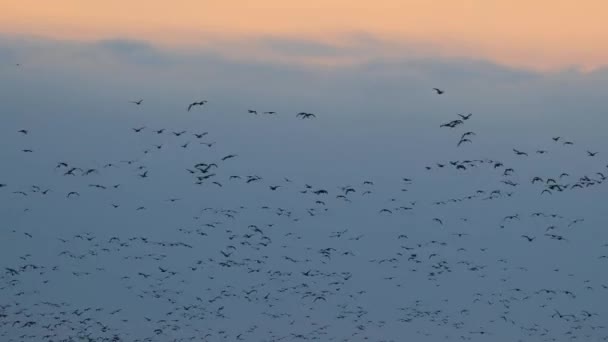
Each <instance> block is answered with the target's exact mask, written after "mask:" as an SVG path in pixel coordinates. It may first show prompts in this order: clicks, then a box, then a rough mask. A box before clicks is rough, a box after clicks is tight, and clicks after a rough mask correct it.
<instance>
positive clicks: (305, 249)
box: [0, 88, 608, 342]
mask: <svg viewBox="0 0 608 342" xmlns="http://www.w3.org/2000/svg"><path fill="white" fill-rule="evenodd" d="M433 90H434V91H435V92H436V94H437V95H444V94H445V91H443V90H440V89H438V88H434V89H433ZM131 102H132V103H133V104H135V105H136V106H143V107H145V104H144V102H143V100H137V101H131ZM207 103H208V102H207V100H197V101H194V102H192V103H190V104H189V105H188V106H187V111H191V110H192V109H193V108H194V107H204V106H205V105H206V104H207ZM245 113H248V114H253V115H258V111H257V110H253V109H249V110H247V112H245ZM260 113H263V114H265V115H280V114H277V113H276V112H274V111H266V112H260ZM295 116H296V117H297V118H301V119H313V118H316V117H317V116H316V115H315V114H313V113H308V112H299V113H297V114H296V115H295ZM458 117H459V118H458V119H454V120H451V121H448V122H446V123H442V124H438V125H439V126H440V128H439V130H441V129H442V128H449V129H450V131H451V130H452V129H458V127H466V126H467V123H468V122H469V120H474V118H475V117H473V115H472V114H458ZM124 131H125V132H127V133H125V134H135V135H137V136H138V137H140V136H141V137H143V136H144V135H146V134H147V135H146V137H147V138H146V139H148V138H150V139H151V138H154V137H158V136H164V137H167V139H166V140H164V142H163V143H157V144H150V145H149V146H148V147H147V148H145V149H144V150H143V151H142V152H141V154H139V155H134V156H133V158H132V159H128V160H99V161H98V165H99V166H93V167H92V166H89V165H84V164H81V163H78V162H75V161H71V160H59V161H57V162H56V164H55V165H49V166H48V170H47V171H46V172H48V173H49V177H48V178H49V179H48V180H47V181H46V183H51V179H59V180H60V182H59V184H61V186H57V187H46V186H42V185H39V184H29V185H23V184H13V183H12V182H11V181H10V179H0V198H2V201H3V202H5V203H6V202H8V201H22V202H21V203H24V205H25V208H24V212H26V213H27V214H32V212H34V211H35V210H38V209H36V208H37V207H36V205H35V204H34V202H35V203H39V202H40V199H41V198H45V199H46V198H48V199H49V201H51V202H55V204H54V207H56V206H59V208H64V209H63V210H66V213H67V212H68V211H70V209H69V206H71V205H73V204H74V203H77V202H79V201H84V200H87V198H98V201H99V202H101V203H105V204H104V205H103V206H104V207H105V208H103V210H105V211H104V214H103V216H105V217H111V216H112V215H113V213H118V212H120V213H121V215H122V216H121V217H122V218H125V217H135V218H134V219H133V218H132V219H130V220H126V221H125V222H131V223H123V224H121V223H120V222H115V223H113V224H114V225H119V226H120V227H119V228H118V229H114V230H111V231H110V232H108V231H105V230H98V229H90V228H89V227H81V228H78V230H77V231H73V233H71V234H66V235H59V236H58V235H54V233H53V227H52V225H50V226H48V227H46V228H45V230H46V232H45V233H44V234H42V233H40V230H34V229H32V227H29V228H28V227H25V226H22V225H17V224H14V225H13V227H6V226H5V228H4V229H5V230H6V229H9V230H10V232H9V234H8V235H7V236H9V239H5V240H3V241H2V242H0V248H2V249H7V248H9V244H18V245H19V246H20V247H19V252H18V254H19V255H18V256H17V257H16V258H9V259H4V260H2V265H1V266H2V269H1V271H2V274H1V275H0V340H2V341H7V342H8V341H54V342H56V341H304V340H317V341H363V340H372V341H402V340H403V339H400V338H398V336H399V335H400V334H401V333H400V332H407V333H408V334H415V335H417V336H418V338H417V339H416V340H418V341H438V340H465V341H466V340H478V341H507V340H509V341H566V340H580V341H599V340H608V327H607V322H608V316H607V315H606V313H607V312H606V311H604V312H602V311H600V309H598V308H602V307H603V303H599V304H598V306H595V307H591V306H590V304H589V303H594V302H598V301H599V300H600V299H606V298H608V283H602V282H601V280H598V278H592V277H590V276H581V275H579V274H577V266H576V265H577V264H579V263H581V264H582V263H588V262H597V261H598V260H599V261H600V262H604V264H603V265H608V248H607V247H608V245H603V247H601V248H603V253H602V252H599V253H598V254H597V255H596V256H595V257H596V258H597V260H595V261H583V260H580V261H578V263H577V264H575V266H574V267H568V266H565V265H564V266H560V265H553V264H552V263H551V262H550V261H549V260H547V261H546V262H545V265H546V267H544V268H540V267H535V266H534V267H535V268H533V266H530V265H528V264H526V263H525V260H524V261H522V260H519V259H518V258H517V254H518V253H519V251H520V250H522V249H526V248H529V246H532V245H534V246H535V247H534V248H540V249H543V248H544V249H547V253H549V252H550V251H551V250H553V249H557V250H562V249H567V247H566V246H568V245H574V244H575V243H576V241H575V240H576V234H577V232H579V231H583V230H585V229H586V221H585V218H582V217H569V216H567V215H564V214H559V213H554V212H550V211H535V210H534V209H533V208H531V209H530V210H529V211H528V212H517V213H513V212H510V209H509V205H508V204H507V203H508V202H505V201H506V200H507V199H508V198H511V197H513V196H515V194H516V192H517V190H519V189H521V188H523V187H524V184H528V187H530V188H534V189H535V191H538V194H537V196H539V198H546V196H549V195H551V196H558V195H559V193H563V192H567V191H586V190H587V189H598V188H600V187H601V186H603V185H604V183H605V181H606V175H608V173H607V172H608V165H606V166H604V167H603V168H598V169H597V170H590V171H589V173H587V174H583V175H570V174H568V173H565V172H561V173H556V174H552V175H549V174H537V175H532V176H531V177H530V179H529V181H527V180H525V178H524V177H525V176H524V175H525V173H524V172H523V171H521V172H520V171H516V168H515V167H513V166H509V165H508V163H507V162H506V161H501V160H497V159H472V160H447V161H439V162H436V163H435V164H432V165H426V166H420V167H421V168H424V170H425V172H431V171H434V170H440V169H453V170H454V172H455V174H456V175H458V174H460V173H464V172H468V171H471V170H477V171H478V172H479V171H480V170H482V172H485V173H487V174H491V175H493V176H496V182H495V183H493V184H494V186H493V187H490V188H483V189H471V191H470V193H468V194H465V195H462V196H457V197H452V198H439V199H435V200H433V201H429V202H427V201H423V200H419V199H412V198H407V199H406V197H405V196H401V195H399V193H401V194H406V193H408V191H409V190H410V189H411V188H412V187H414V186H415V185H416V182H417V180H416V179H412V178H411V177H407V176H404V177H402V178H401V179H399V180H395V181H394V184H392V185H391V188H392V189H396V190H397V191H396V192H397V193H398V195H394V196H393V195H386V194H383V193H382V189H380V188H378V186H377V184H378V183H379V182H381V180H380V179H371V177H367V178H362V179H361V182H360V183H359V184H357V185H341V186H337V187H335V186H328V185H319V184H314V182H307V181H298V180H295V179H292V178H291V177H289V176H287V177H284V178H283V179H281V180H276V179H273V178H268V177H266V176H264V175H263V174H262V175H258V174H255V172H250V171H243V173H240V174H237V173H233V170H235V168H234V167H230V166H231V163H238V160H239V158H240V156H239V154H237V153H235V152H236V151H234V152H229V151H228V152H222V151H221V148H220V147H215V146H216V145H215V144H216V142H215V141H213V142H209V141H207V140H205V139H207V137H209V136H213V133H212V132H198V131H192V130H191V129H189V130H175V131H172V130H168V129H165V128H157V129H154V130H152V129H149V128H147V127H145V126H141V127H132V128H130V127H125V129H124ZM13 134H15V139H26V140H25V141H27V138H28V137H30V136H31V135H34V134H36V132H34V131H31V130H30V129H28V128H24V129H21V130H19V131H18V132H15V133H13ZM457 134H458V136H459V139H458V142H457V146H458V147H461V148H464V146H465V145H466V144H472V143H473V138H474V137H475V136H476V133H475V132H473V131H469V130H465V131H462V132H459V133H457ZM216 138H217V139H220V137H216ZM224 138H225V139H228V138H226V137H224ZM142 139H143V138H142ZM191 139H196V141H199V142H200V144H197V145H203V146H206V147H207V148H213V149H216V150H217V156H218V157H213V158H209V159H207V160H200V161H198V162H196V163H195V164H188V165H179V163H175V164H173V166H175V165H179V166H175V167H176V168H178V169H179V172H180V173H181V174H183V178H185V179H187V180H188V182H189V183H190V184H192V187H195V188H197V189H205V190H204V192H208V191H211V190H208V189H215V190H216V191H222V189H224V188H228V187H231V188H239V189H243V190H240V191H243V192H246V191H256V192H258V193H266V192H269V193H268V194H269V196H273V195H275V194H281V195H282V196H287V197H296V196H298V197H301V198H303V199H302V200H301V202H298V203H303V205H301V206H298V205H295V204H293V203H295V202H289V201H285V203H284V204H279V205H276V206H274V205H266V204H265V203H263V201H265V200H263V199H260V202H259V203H257V204H256V205H254V206H250V205H249V206H246V205H239V206H235V207H226V206H224V205H222V204H219V203H218V204H217V205H212V206H205V207H199V208H197V209H195V211H194V214H193V215H191V216H187V215H181V216H180V217H179V218H176V219H175V223H174V224H170V225H169V227H156V226H161V225H163V224H164V223H163V222H168V221H162V220H161V217H162V216H166V217H169V218H170V217H175V215H176V214H175V212H174V210H178V208H179V207H180V206H184V207H188V208H191V207H192V205H196V203H194V204H193V203H185V202H186V201H185V200H184V198H183V197H180V196H179V194H174V196H171V197H168V198H163V199H160V200H158V201H155V200H154V199H150V198H142V199H141V201H140V202H138V203H131V202H125V201H124V200H122V199H123V197H121V192H122V191H129V190H128V189H129V186H130V185H131V184H132V183H133V182H146V183H145V184H146V186H147V187H154V182H155V181H161V179H162V177H161V176H158V175H157V174H156V171H155V169H154V168H153V167H152V166H150V165H151V164H152V163H151V161H150V160H151V159H153V158H154V156H155V153H160V151H164V150H170V151H171V153H172V154H176V155H178V154H179V153H182V151H185V150H191V149H195V148H196V146H195V145H193V144H191V141H192V140H191ZM547 140H549V138H548V139H547ZM552 140H553V143H555V144H559V145H562V146H563V145H574V143H573V142H571V141H568V140H565V139H563V138H562V137H553V138H552ZM220 144H221V143H220ZM0 148H1V147H0ZM22 152H23V153H30V154H32V155H35V154H36V152H35V149H32V148H23V149H22ZM513 153H514V154H515V156H516V157H518V158H532V156H533V154H539V155H541V154H547V153H549V151H548V150H540V149H539V150H537V151H534V152H533V151H523V150H520V149H519V148H513ZM582 153H583V154H584V155H585V156H587V157H589V158H598V157H601V152H597V151H589V150H584V151H583V152H582ZM200 155H205V153H202V152H201V154H200ZM146 158H147V159H146ZM201 159H203V158H201ZM249 170H251V169H249ZM110 173H112V174H113V175H115V177H118V178H120V179H122V181H121V182H119V183H110V182H104V181H103V180H104V175H106V174H110ZM0 176H3V175H0ZM113 177H114V176H113ZM456 177H457V176H456ZM111 179H117V178H111ZM37 183H38V182H37ZM66 184H67V185H66ZM251 189H254V190H251ZM604 191H605V190H604ZM114 194H115V195H114ZM374 196H375V198H380V199H382V201H379V200H378V201H376V202H373V203H379V202H381V203H385V204H386V205H384V206H382V207H373V206H371V205H368V204H366V203H368V202H366V201H368V199H369V198H373V197H374ZM261 197H263V198H266V195H263V196H261ZM489 201H492V202H496V203H497V206H498V207H500V208H501V210H503V211H507V213H506V214H507V215H504V214H505V213H504V212H503V215H504V216H503V215H501V217H499V218H497V220H496V223H495V225H494V226H493V227H487V228H485V230H487V231H489V234H493V235H498V234H502V235H500V236H501V238H500V239H504V244H505V245H509V246H508V248H505V249H504V250H502V249H500V250H498V248H497V247H488V243H487V241H486V240H484V238H483V237H480V236H475V234H476V233H475V230H472V229H469V228H470V227H471V226H474V225H476V224H479V223H476V218H475V216H473V215H466V214H464V213H463V215H462V216H461V217H457V218H456V217H453V216H449V215H444V214H442V213H443V211H442V207H446V206H450V205H459V204H462V203H464V202H475V204H474V206H475V207H477V206H479V207H481V206H485V203H488V202H489ZM99 202H96V203H99ZM190 202H191V201H190ZM29 203H31V204H32V205H31V206H30V205H29ZM206 203H209V202H206ZM358 204H362V206H360V207H357V208H367V209H368V211H367V212H365V213H364V214H362V215H363V216H364V217H368V218H369V222H383V223H382V224H388V223H392V224H395V225H396V228H395V229H394V230H390V231H387V232H386V233H385V234H380V233H377V232H376V231H375V230H376V227H375V226H374V223H372V226H371V227H369V228H365V229H364V230H363V231H362V229H361V228H360V227H359V228H357V227H345V226H343V225H340V223H335V222H333V221H332V223H330V224H324V223H323V222H324V220H325V219H328V220H329V219H330V218H332V217H335V214H334V213H335V212H338V211H339V210H343V211H345V212H346V213H349V209H348V208H349V206H355V205H358ZM62 205H63V207H61V206H62ZM292 206H293V207H292ZM370 207H372V208H371V209H369V208H370ZM338 208H341V209H338ZM159 212H161V213H162V212H164V213H166V215H165V214H162V215H160V216H159V215H158V213H159ZM428 213H431V215H430V216H428ZM473 214H474V213H473ZM66 215H67V214H66ZM141 215H156V216H154V217H155V220H158V221H159V222H148V223H147V224H148V226H149V227H150V228H153V227H155V228H154V229H150V230H149V231H147V229H145V230H142V229H138V230H133V229H131V228H132V227H131V225H133V224H137V223H134V222H138V221H133V220H136V219H137V218H138V217H140V216H141ZM347 215H348V214H347ZM186 216H187V217H186ZM414 217H415V218H416V222H417V223H416V224H417V225H419V226H422V227H424V228H421V229H413V228H409V227H407V226H404V222H407V221H408V220H410V219H412V220H413V218H414ZM408 218H409V219H408ZM161 221H162V222H161ZM387 222H388V223H387ZM525 222H527V224H528V225H527V226H526V225H524V223H525ZM378 224H380V223H378ZM327 225H329V226H333V227H335V228H327V229H317V230H310V229H307V227H311V226H323V227H326V226H327ZM530 225H532V226H533V227H536V228H534V229H530V228H529V226H530ZM17 226H18V227H17ZM158 229H162V230H163V232H162V233H159V232H156V231H155V230H158ZM146 231H147V233H146ZM163 234H164V235H163ZM49 236H51V237H53V238H51V239H49ZM30 246H31V247H30ZM34 246H45V248H44V249H40V247H34ZM378 246H381V248H378ZM595 248H596V246H588V249H595ZM601 248H600V249H599V250H600V251H602V249H601ZM493 249H496V250H493ZM605 269H606V268H605V266H604V268H603V269H602V270H605ZM598 272H601V271H598ZM535 274H540V276H539V277H536V278H535V277H534V275H535ZM532 278H534V279H535V281H528V279H532ZM97 283H98V284H103V285H99V286H98V287H96V288H97V289H98V290H99V288H100V287H101V288H104V290H105V291H109V292H110V293H109V294H108V293H105V294H103V293H89V294H88V295H87V296H86V297H85V298H78V297H77V296H76V295H75V297H69V296H65V295H60V294H57V293H55V291H54V290H53V288H58V287H59V288H64V287H65V288H71V289H72V290H71V291H69V292H71V293H76V292H78V291H79V290H78V289H83V288H86V287H87V286H93V285H91V284H97ZM455 288H458V290H455ZM452 290H453V291H457V292H451V291H452ZM387 293H391V295H390V297H387V296H388V295H385V294H387ZM455 293H458V295H455ZM395 294H396V295H395ZM429 294H430V295H429ZM98 296H99V297H104V296H105V297H116V298H118V299H117V300H108V301H107V303H105V302H104V303H99V302H91V301H89V300H87V299H90V298H91V297H93V298H94V297H98ZM378 302H383V303H384V304H383V305H384V306H383V307H382V310H381V311H379V310H378V308H377V306H376V303H378ZM600 302H601V301H600ZM91 303H93V304H91ZM387 304H388V305H393V307H392V308H390V309H386V305H387ZM395 336H397V337H395ZM507 336H508V337H507Z"/></svg>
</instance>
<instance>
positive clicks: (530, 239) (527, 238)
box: [521, 235, 536, 242]
mask: <svg viewBox="0 0 608 342" xmlns="http://www.w3.org/2000/svg"><path fill="white" fill-rule="evenodd" d="M521 237H523V238H525V239H526V240H528V242H532V241H534V239H536V237H534V236H528V235H522V236H521Z"/></svg>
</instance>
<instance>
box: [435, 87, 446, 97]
mask: <svg viewBox="0 0 608 342" xmlns="http://www.w3.org/2000/svg"><path fill="white" fill-rule="evenodd" d="M433 90H434V91H435V92H436V93H437V95H441V94H443V93H445V91H443V90H441V89H439V88H433Z"/></svg>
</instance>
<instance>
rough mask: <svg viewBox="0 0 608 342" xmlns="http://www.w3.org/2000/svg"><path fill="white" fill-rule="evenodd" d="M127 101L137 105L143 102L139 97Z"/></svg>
mask: <svg viewBox="0 0 608 342" xmlns="http://www.w3.org/2000/svg"><path fill="white" fill-rule="evenodd" d="M129 102H131V103H134V104H136V105H138V106H139V105H140V104H141V103H142V102H144V100H142V99H139V100H137V101H129Z"/></svg>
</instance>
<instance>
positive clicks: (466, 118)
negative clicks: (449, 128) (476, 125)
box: [458, 113, 473, 121]
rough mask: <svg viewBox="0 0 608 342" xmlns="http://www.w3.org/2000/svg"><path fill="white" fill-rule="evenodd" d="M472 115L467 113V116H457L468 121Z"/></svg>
mask: <svg viewBox="0 0 608 342" xmlns="http://www.w3.org/2000/svg"><path fill="white" fill-rule="evenodd" d="M472 115H473V114H472V113H469V114H468V115H464V114H458V116H460V117H461V118H462V120H465V121H466V120H469V119H470V118H471V116H472Z"/></svg>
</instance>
